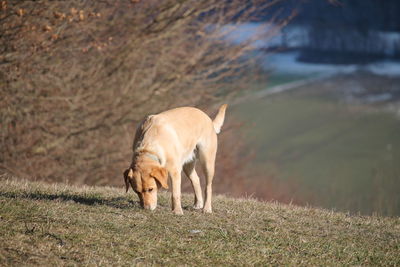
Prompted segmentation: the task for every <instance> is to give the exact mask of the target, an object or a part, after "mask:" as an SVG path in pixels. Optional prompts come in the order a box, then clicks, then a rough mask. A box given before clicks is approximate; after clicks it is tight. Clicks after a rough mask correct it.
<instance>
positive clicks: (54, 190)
mask: <svg viewBox="0 0 400 267" xmlns="http://www.w3.org/2000/svg"><path fill="white" fill-rule="evenodd" d="M159 198H160V200H159V207H158V208H157V209H156V210H155V211H154V212H149V211H144V210H142V209H140V208H139V205H138V202H137V200H136V197H134V196H133V195H132V193H131V194H129V195H126V194H125V193H124V192H123V190H122V188H121V189H119V188H110V187H86V186H83V187H82V186H81V187H74V186H68V185H63V184H53V185H49V184H43V183H38V182H27V181H20V180H16V179H10V178H9V179H5V178H4V177H3V180H2V181H1V184H0V216H1V217H0V265H1V266H17V265H28V266H29V265H41V266H46V265H47V266H49V265H52V266H55V265H57V266H59V265H68V266H73V265H91V266H93V265H100V266H110V265H113V266H120V265H168V266H176V265H191V266H192V265H193V266H216V265H235V266H242V265H247V266H249V265H292V266H297V265H382V266H383V265H391V266H395V265H399V264H400V256H399V255H400V219H399V218H388V217H386V218H385V217H368V216H350V215H349V214H345V213H337V212H333V211H328V210H322V209H313V208H304V207H298V206H294V205H283V204H278V203H271V202H259V201H256V200H254V199H232V198H227V197H224V196H216V197H215V198H214V201H213V208H214V213H213V214H211V215H209V214H202V213H201V212H198V211H195V210H192V209H191V208H189V206H190V205H191V203H192V196H191V195H184V196H183V205H184V206H185V207H187V208H185V210H184V213H185V214H184V215H183V216H174V215H173V214H172V213H171V211H170V201H169V194H167V193H162V194H161V195H160V197H159Z"/></svg>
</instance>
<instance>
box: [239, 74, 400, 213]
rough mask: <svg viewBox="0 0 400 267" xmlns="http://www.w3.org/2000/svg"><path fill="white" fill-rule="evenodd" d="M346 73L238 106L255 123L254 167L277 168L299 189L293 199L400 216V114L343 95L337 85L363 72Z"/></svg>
mask: <svg viewBox="0 0 400 267" xmlns="http://www.w3.org/2000/svg"><path fill="white" fill-rule="evenodd" d="M342 80H343V81H342ZM342 80H340V78H337V77H334V78H331V79H328V80H327V81H318V82H315V83H312V84H309V85H306V86H302V87H300V88H298V89H296V90H293V91H290V92H285V93H282V94H278V95H275V96H269V97H268V98H261V99H254V100H252V101H250V102H243V103H240V104H239V105H237V106H235V107H234V108H232V109H231V110H232V113H233V114H234V115H236V116H238V117H239V118H241V119H242V120H243V121H245V122H249V123H248V124H247V127H243V132H244V135H245V136H246V137H247V138H248V139H247V140H248V145H249V147H253V148H254V149H255V151H256V155H257V158H256V160H255V161H254V163H253V165H252V166H248V167H250V168H259V169H263V170H265V171H270V170H275V175H276V177H277V179H278V180H280V181H285V182H287V183H289V184H293V185H294V187H295V188H296V192H295V194H294V195H293V199H294V201H298V202H302V203H304V202H308V203H311V204H313V205H319V206H323V207H326V208H336V209H340V210H343V211H347V210H349V211H351V212H361V213H363V214H372V213H379V214H382V215H400V179H399V177H400V165H399V164H398V162H400V153H399V151H400V139H399V134H400V124H399V119H398V118H396V117H395V115H394V114H391V113H389V112H387V111H386V110H384V109H383V108H379V107H377V106H368V105H355V104H345V103H343V101H340V99H338V98H340V97H339V96H338V95H337V94H338V93H337V92H338V91H339V92H340V90H342V91H343V90H344V89H343V88H346V86H348V87H349V86H352V83H354V82H355V80H356V79H355V78H354V77H351V76H350V77H347V76H346V77H345V78H342ZM358 82H360V81H358ZM361 82H362V80H361ZM349 84H350V85H349ZM341 86H342V88H341ZM381 86H382V88H385V86H388V87H389V86H390V84H384V83H382V84H381ZM335 87H337V88H335ZM346 90H347V89H346Z"/></svg>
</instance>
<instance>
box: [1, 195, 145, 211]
mask: <svg viewBox="0 0 400 267" xmlns="http://www.w3.org/2000/svg"><path fill="white" fill-rule="evenodd" d="M0 197H6V198H13V199H18V198H20V199H33V200H55V201H65V202H68V201H72V202H75V203H79V204H83V205H88V206H95V205H104V206H109V207H113V208H118V209H135V208H139V207H140V203H139V201H133V200H131V199H128V197H114V198H110V199H104V198H102V197H100V196H80V195H74V194H68V193H60V194H52V193H49V194H47V193H43V192H32V193H27V192H20V193H15V192H0Z"/></svg>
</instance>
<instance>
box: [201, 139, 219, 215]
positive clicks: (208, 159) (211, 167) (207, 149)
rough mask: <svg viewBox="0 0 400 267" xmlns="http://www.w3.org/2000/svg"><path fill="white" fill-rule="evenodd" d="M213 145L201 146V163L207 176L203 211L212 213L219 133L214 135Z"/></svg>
mask: <svg viewBox="0 0 400 267" xmlns="http://www.w3.org/2000/svg"><path fill="white" fill-rule="evenodd" d="M211 141H212V145H208V146H201V147H199V148H200V149H199V154H200V163H201V166H202V168H203V171H204V174H205V176H206V188H205V195H206V199H205V203H204V208H203V212H205V213H211V212H212V208H211V197H212V181H213V178H214V172H215V155H216V153H217V135H215V136H213V139H212V140H211Z"/></svg>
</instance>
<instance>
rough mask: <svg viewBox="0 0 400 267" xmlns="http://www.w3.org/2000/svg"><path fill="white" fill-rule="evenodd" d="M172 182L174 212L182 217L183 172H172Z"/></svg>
mask: <svg viewBox="0 0 400 267" xmlns="http://www.w3.org/2000/svg"><path fill="white" fill-rule="evenodd" d="M171 180H172V199H171V200H172V211H173V213H175V214H176V215H182V214H183V211H182V206H181V171H178V170H175V171H173V172H171Z"/></svg>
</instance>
